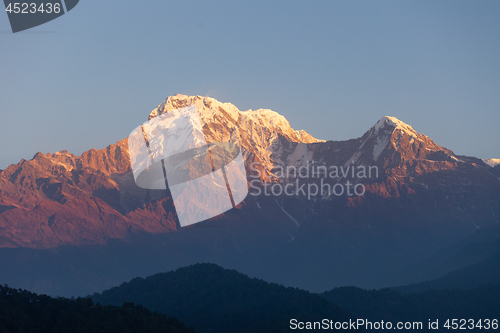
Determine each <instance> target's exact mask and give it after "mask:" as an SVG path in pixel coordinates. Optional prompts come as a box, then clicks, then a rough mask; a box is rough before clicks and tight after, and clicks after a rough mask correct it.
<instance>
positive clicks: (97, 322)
mask: <svg viewBox="0 0 500 333" xmlns="http://www.w3.org/2000/svg"><path fill="white" fill-rule="evenodd" d="M0 331H1V332H6V333H7V332H26V333H30V332H36V333H56V332H61V333H62V332H64V333H70V332H103V333H104V332H106V333H112V332H120V333H122V332H130V333H132V332H137V333H160V332H161V333H194V332H195V330H194V329H193V328H189V329H188V328H187V327H186V325H184V324H183V323H182V322H180V321H179V320H177V319H175V318H171V317H167V316H166V315H161V314H159V313H152V312H151V311H149V310H147V309H146V308H144V307H142V306H136V305H134V304H131V303H126V304H123V306H120V307H114V306H101V305H99V304H93V302H92V299H90V298H87V299H85V298H78V299H76V300H70V299H64V298H52V297H49V296H47V295H37V294H34V293H32V292H29V291H27V290H20V289H19V290H17V289H13V288H9V287H8V286H0Z"/></svg>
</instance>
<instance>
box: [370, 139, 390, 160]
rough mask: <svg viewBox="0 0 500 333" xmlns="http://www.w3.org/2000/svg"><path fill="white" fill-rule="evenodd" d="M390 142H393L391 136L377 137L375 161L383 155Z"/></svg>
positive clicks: (374, 151)
mask: <svg viewBox="0 0 500 333" xmlns="http://www.w3.org/2000/svg"><path fill="white" fill-rule="evenodd" d="M389 141H391V136H390V135H383V136H378V137H377V142H375V145H374V146H373V159H374V160H375V161H376V160H377V159H378V158H379V157H380V154H382V152H383V151H384V149H385V148H386V147H387V145H388V144H389Z"/></svg>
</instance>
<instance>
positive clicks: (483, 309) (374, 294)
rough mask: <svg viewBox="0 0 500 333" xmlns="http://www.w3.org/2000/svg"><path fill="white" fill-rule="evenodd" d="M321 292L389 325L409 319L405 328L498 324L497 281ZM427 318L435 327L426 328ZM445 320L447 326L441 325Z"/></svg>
mask: <svg viewBox="0 0 500 333" xmlns="http://www.w3.org/2000/svg"><path fill="white" fill-rule="evenodd" d="M322 296H323V297H325V298H326V299H328V300H330V301H331V302H333V303H335V304H338V305H340V306H342V307H344V308H346V309H348V310H349V311H351V312H352V313H353V314H354V315H355V316H357V317H358V318H365V320H367V321H371V322H380V321H381V320H384V321H385V322H391V323H392V325H393V329H395V328H396V327H395V326H396V323H399V322H401V323H403V324H406V323H409V325H410V326H409V327H407V329H411V328H413V331H423V332H433V331H434V332H435V331H442V332H444V331H447V330H449V329H452V327H457V328H456V329H458V328H459V327H462V329H467V330H470V331H473V332H482V331H483V330H485V329H487V330H489V329H497V328H498V313H499V311H500V305H499V302H498V297H499V296H500V285H498V284H496V285H485V286H482V287H478V288H475V289H471V290H439V291H435V290H432V291H425V292H419V293H412V294H409V295H403V294H401V293H399V292H395V291H391V290H388V289H383V290H362V289H359V288H355V287H342V288H336V289H334V290H331V291H328V292H325V293H323V294H322ZM453 318H455V320H453ZM456 318H459V319H456ZM429 320H430V321H431V322H433V323H436V321H438V323H437V327H436V328H435V329H429V326H428V325H429ZM415 323H417V324H418V323H421V324H422V326H421V328H420V329H417V328H416V327H413V325H414V324H415ZM454 323H456V324H458V325H454ZM447 324H448V325H449V327H446V326H445V325H447ZM466 327H467V328H466ZM373 331H375V330H373Z"/></svg>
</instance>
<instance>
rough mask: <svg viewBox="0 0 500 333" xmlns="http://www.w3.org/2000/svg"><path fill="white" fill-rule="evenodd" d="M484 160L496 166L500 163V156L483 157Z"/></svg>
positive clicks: (491, 165)
mask: <svg viewBox="0 0 500 333" xmlns="http://www.w3.org/2000/svg"><path fill="white" fill-rule="evenodd" d="M483 162H484V163H486V164H488V165H489V166H490V167H492V168H494V167H496V166H497V165H499V164H500V158H486V159H483Z"/></svg>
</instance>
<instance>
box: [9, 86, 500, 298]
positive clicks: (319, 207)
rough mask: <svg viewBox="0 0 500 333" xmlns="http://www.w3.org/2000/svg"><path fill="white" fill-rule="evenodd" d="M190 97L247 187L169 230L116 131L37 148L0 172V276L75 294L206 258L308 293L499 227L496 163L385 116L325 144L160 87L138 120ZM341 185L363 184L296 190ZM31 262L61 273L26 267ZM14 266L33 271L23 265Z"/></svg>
mask: <svg viewBox="0 0 500 333" xmlns="http://www.w3.org/2000/svg"><path fill="white" fill-rule="evenodd" d="M192 104H196V105H197V108H198V109H199V110H201V111H200V120H201V123H202V126H203V132H204V135H205V137H206V139H207V142H211V141H213V142H215V141H218V142H220V141H224V140H226V139H227V138H229V137H233V138H234V137H239V138H240V139H241V146H242V151H243V155H244V158H245V163H246V168H247V173H248V176H249V177H248V179H247V180H248V185H249V192H250V194H249V195H248V196H247V197H246V199H245V200H244V202H243V203H242V204H241V205H239V206H238V207H237V208H236V209H232V210H230V211H227V212H226V213H224V214H222V215H219V216H217V217H215V218H213V219H211V220H209V221H205V222H202V223H198V224H195V225H193V226H190V227H185V228H179V227H178V226H177V225H178V221H177V216H176V213H175V208H174V205H173V201H172V199H171V197H170V192H169V190H167V191H164V190H163V191H162V190H144V189H141V188H138V187H137V186H136V184H135V182H134V180H133V175H132V172H131V168H130V157H129V154H128V150H127V149H128V142H127V140H126V139H125V140H122V141H120V142H118V143H116V144H113V145H110V146H108V147H107V148H105V149H101V150H95V149H92V150H89V151H87V152H85V153H84V154H82V156H74V155H72V154H70V153H68V152H66V151H62V152H58V153H54V154H47V155H44V154H42V153H37V154H36V155H35V156H34V157H33V159H31V160H29V161H25V160H22V161H21V162H19V163H18V164H16V165H11V166H9V167H8V168H7V169H5V170H3V171H1V172H0V248H4V249H0V264H1V265H2V266H3V267H7V268H8V267H12V269H11V270H9V269H7V268H6V269H5V270H3V271H2V272H1V274H0V278H1V279H2V281H5V282H7V283H11V281H19V279H28V280H29V281H28V280H26V284H25V285H26V286H33V288H34V289H36V290H37V291H39V292H49V293H50V292H52V293H60V294H63V293H66V292H67V290H72V291H74V290H76V289H75V288H80V287H81V288H84V287H85V288H87V289H81V292H82V294H84V293H85V292H89V293H90V292H94V291H96V290H98V289H99V288H107V287H110V286H112V285H113V284H117V283H120V282H122V281H124V280H127V279H130V278H133V277H135V276H145V275H146V274H153V273H156V272H158V271H159V267H161V270H167V269H175V268H177V267H180V266H183V265H187V264H192V263H196V262H213V263H218V264H220V265H223V266H225V267H228V268H235V269H237V270H239V271H241V272H244V273H246V274H249V275H252V276H258V277H261V278H264V279H266V280H268V281H274V282H279V283H283V284H286V285H293V286H298V287H302V288H306V289H310V290H315V291H322V290H326V289H331V288H333V287H335V286H339V285H358V286H361V287H366V288H375V287H382V286H390V285H395V284H402V283H406V282H418V281H413V280H411V277H409V278H407V279H406V280H405V279H404V278H402V277H401V276H402V275H401V274H403V271H405V270H408V268H409V266H411V265H412V264H414V263H417V262H419V261H421V260H423V259H424V258H425V257H427V256H429V255H431V254H433V253H436V252H437V251H439V250H440V249H442V248H443V247H446V246H448V245H451V244H454V243H456V242H458V241H459V240H461V239H463V238H464V237H466V236H468V235H471V234H473V233H474V232H475V231H476V230H478V229H479V228H483V227H485V226H490V225H497V224H499V217H500V178H499V177H500V172H499V171H498V165H497V168H493V167H491V166H490V165H488V164H486V163H485V162H484V161H482V160H480V159H477V158H474V157H466V156H458V155H455V154H454V153H453V152H452V151H451V150H449V149H446V148H444V147H441V146H439V145H438V144H436V143H435V142H433V141H432V140H431V139H430V138H428V137H427V136H425V135H424V134H419V133H418V132H416V131H415V130H414V129H413V128H412V127H411V126H409V125H407V124H405V123H403V122H401V121H400V120H398V119H396V118H394V117H383V118H381V119H380V120H379V121H378V122H377V123H376V124H375V125H374V126H372V127H371V128H370V129H369V130H368V131H367V132H366V133H365V134H364V135H363V136H362V137H360V138H356V139H351V140H347V141H326V142H325V141H321V140H318V139H315V138H313V137H312V136H311V135H309V134H308V133H306V132H304V131H296V130H294V129H292V128H291V127H290V124H289V123H288V121H287V120H286V119H285V118H284V117H282V116H280V115H279V114H277V113H276V112H273V111H271V110H256V111H250V110H249V111H239V110H238V109H237V108H236V107H235V106H234V105H232V104H229V103H220V102H218V101H216V100H215V99H213V98H209V97H200V96H184V95H176V96H172V97H169V98H168V99H167V100H165V102H163V103H162V104H160V105H159V106H158V107H157V108H156V109H154V110H153V111H152V112H151V113H150V115H149V119H152V118H154V117H156V116H158V115H160V114H163V113H165V112H169V111H171V110H173V109H176V108H179V107H182V106H187V105H192ZM138 125H139V124H138ZM301 168H302V169H301ZM294 170H295V171H299V172H300V170H302V171H304V173H305V172H307V171H308V170H309V171H311V173H310V174H308V176H307V177H301V174H295V173H293V171H294ZM325 170H326V172H327V173H325ZM363 170H365V172H367V173H368V175H365V176H363V172H361V171H363ZM288 171H292V172H288ZM360 172H361V175H360ZM349 184H350V186H351V192H352V190H353V188H354V187H355V186H360V185H362V189H363V190H362V191H361V187H358V192H360V193H358V194H356V195H349V194H348V193H347V191H345V192H343V193H342V194H340V193H339V192H335V193H334V192H333V191H328V193H316V194H314V195H310V194H311V191H309V193H307V190H308V187H310V189H311V190H314V189H315V186H316V189H318V190H319V189H322V188H328V186H329V187H330V188H334V187H335V186H336V187H335V188H340V187H342V188H343V189H348V188H349ZM286 186H289V187H286ZM301 186H302V188H303V189H304V190H306V191H304V192H301V191H300V188H301ZM280 187H281V189H283V188H285V187H286V188H287V189H289V190H291V192H289V193H285V192H283V191H276V189H278V190H279V188H280ZM269 189H274V190H275V191H274V192H271V193H270V192H269ZM266 191H267V192H266ZM290 193H292V194H291V195H290ZM207 195H209V193H207ZM43 249H48V250H43ZM40 258H43V260H42V259H40ZM78 258H80V259H81V258H83V259H81V260H80V259H78ZM88 258H93V259H92V260H90V259H88ZM39 262H43V263H44V264H43V265H42V266H44V267H45V266H46V267H53V269H52V268H47V269H49V270H50V271H51V270H54V271H57V272H59V273H57V274H51V273H50V272H49V271H47V269H42V268H43V267H42V268H40V269H42V270H37V268H36V267H39V266H40V264H39ZM35 264H36V265H35ZM16 265H17V266H16ZM20 265H22V271H24V270H28V271H29V270H30V269H32V270H33V271H29V272H28V271H26V273H25V274H22V276H21V275H20V274H19V273H18V272H19V269H18V268H19V267H21V266H20ZM35 266H36V267H35ZM16 267H17V268H16ZM31 267H34V268H31ZM9 272H10V273H9ZM408 272H411V270H408ZM408 274H410V275H411V273H408ZM29 276H32V277H33V278H28V277H29ZM63 276H73V278H72V279H69V278H65V279H64V281H63V280H61V279H63V278H62V277H63ZM396 277H398V278H396ZM23 281H24V280H23ZM68 281H80V282H82V283H83V282H84V285H83V284H82V283H80V284H79V285H78V287H76V284H77V282H74V285H71V286H67V285H68V283H69V282H68ZM103 281H104V282H103ZM62 285H64V286H67V288H66V287H65V288H66V289H64V290H63V289H57V288H58V287H60V286H62ZM40 286H41V287H40ZM23 287H24V286H23ZM60 288H62V287H60ZM78 290H80V289H78ZM70 295H71V294H70Z"/></svg>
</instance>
